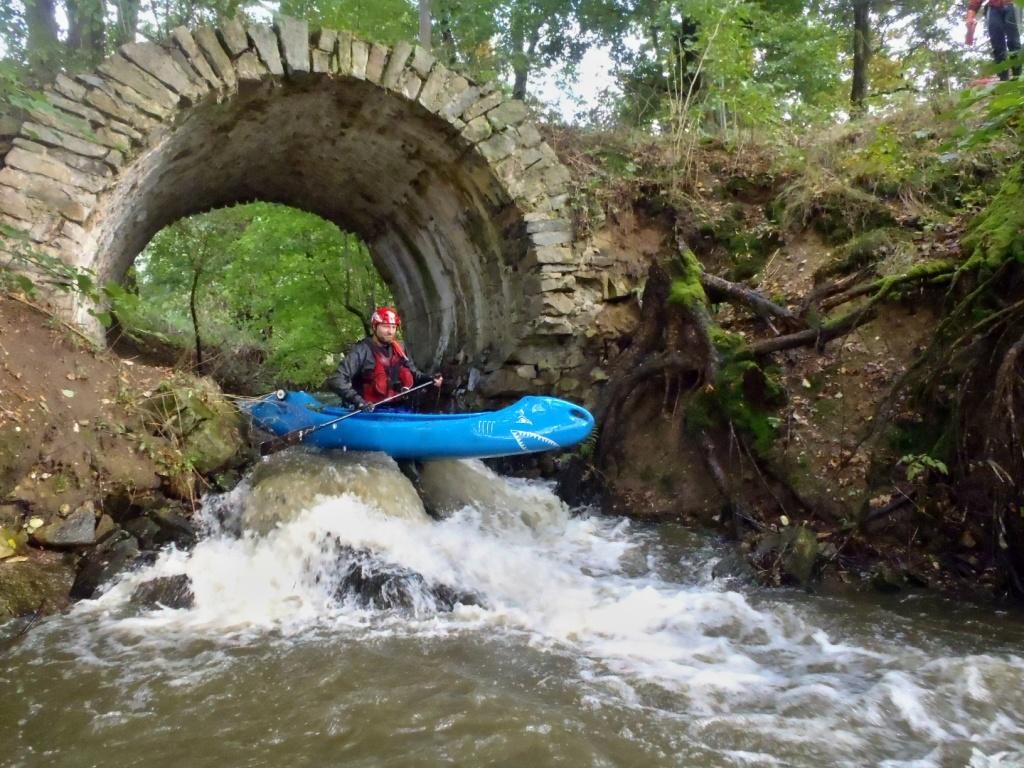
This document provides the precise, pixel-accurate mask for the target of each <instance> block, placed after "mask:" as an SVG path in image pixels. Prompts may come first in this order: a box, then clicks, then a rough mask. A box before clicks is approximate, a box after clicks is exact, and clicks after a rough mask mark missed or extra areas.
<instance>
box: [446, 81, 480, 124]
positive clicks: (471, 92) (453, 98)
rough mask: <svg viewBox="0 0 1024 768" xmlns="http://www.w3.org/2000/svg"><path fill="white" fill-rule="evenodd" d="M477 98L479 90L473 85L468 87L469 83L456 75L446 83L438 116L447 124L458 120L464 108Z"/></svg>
mask: <svg viewBox="0 0 1024 768" xmlns="http://www.w3.org/2000/svg"><path fill="white" fill-rule="evenodd" d="M478 98H480V89H479V88H477V87H476V86H475V85H470V83H469V81H468V80H467V79H466V78H464V77H462V76H461V75H456V76H455V77H453V78H452V79H451V80H449V81H448V87H447V88H446V89H445V95H444V97H443V98H442V102H443V106H442V107H441V109H440V111H439V112H438V114H440V115H441V117H443V118H445V119H446V120H448V121H449V122H450V121H452V120H459V119H461V115H462V113H463V112H464V111H465V110H466V107H468V106H469V105H470V104H472V103H473V102H475V101H476V100H477V99H478ZM465 122H466V123H468V122H469V121H468V120H466V121H465Z"/></svg>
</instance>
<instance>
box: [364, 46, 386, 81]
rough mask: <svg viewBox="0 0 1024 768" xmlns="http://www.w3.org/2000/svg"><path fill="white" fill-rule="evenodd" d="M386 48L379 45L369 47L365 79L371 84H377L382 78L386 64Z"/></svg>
mask: <svg viewBox="0 0 1024 768" xmlns="http://www.w3.org/2000/svg"><path fill="white" fill-rule="evenodd" d="M388 52H389V51H388V48H387V46H384V45H381V44H380V43H374V44H373V45H371V46H370V53H369V55H368V56H367V57H366V79H367V80H369V81H370V82H371V83H379V82H380V80H381V78H382V77H383V76H384V67H385V66H386V65H387V62H388Z"/></svg>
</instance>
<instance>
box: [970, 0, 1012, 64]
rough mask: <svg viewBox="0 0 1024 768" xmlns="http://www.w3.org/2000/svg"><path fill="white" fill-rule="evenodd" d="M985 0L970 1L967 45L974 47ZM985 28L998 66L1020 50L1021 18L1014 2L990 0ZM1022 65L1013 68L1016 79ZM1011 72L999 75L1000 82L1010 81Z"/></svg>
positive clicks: (1009, 0) (987, 6) (986, 10)
mask: <svg viewBox="0 0 1024 768" xmlns="http://www.w3.org/2000/svg"><path fill="white" fill-rule="evenodd" d="M984 4H985V0H968V2H967V41H966V42H967V45H969V46H970V45H974V27H975V24H977V21H976V18H975V17H976V16H977V14H978V11H979V10H981V6H982V5H984ZM985 22H986V23H985V26H986V27H987V28H988V39H989V41H990V42H991V43H992V58H993V59H994V60H995V62H996V64H999V63H1000V62H1002V61H1004V60H1005V59H1006V56H1007V54H1008V53H1009V54H1010V55H1011V56H1012V55H1013V54H1015V53H1016V52H1017V51H1019V50H1020V16H1019V15H1018V11H1017V8H1016V7H1015V6H1014V4H1013V0H988V3H987V5H986V7H985ZM1020 70H1021V68H1020V65H1019V64H1018V65H1017V66H1015V67H1012V72H1013V76H1014V77H1020ZM1010 71H1011V70H1005V69H1004V70H1003V71H1002V72H1000V73H999V79H1000V80H1009V79H1010Z"/></svg>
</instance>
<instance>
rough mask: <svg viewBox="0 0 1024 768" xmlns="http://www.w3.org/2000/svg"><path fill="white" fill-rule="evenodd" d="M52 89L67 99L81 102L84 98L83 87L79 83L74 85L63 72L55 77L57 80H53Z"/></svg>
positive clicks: (84, 91)
mask: <svg viewBox="0 0 1024 768" xmlns="http://www.w3.org/2000/svg"><path fill="white" fill-rule="evenodd" d="M53 87H54V88H56V89H57V91H58V92H59V93H61V94H63V95H64V96H66V97H67V98H69V99H75V100H76V101H81V100H82V99H84V98H85V94H86V89H85V86H84V85H81V84H80V83H76V82H75V81H74V80H72V79H71V78H70V77H68V76H67V75H65V74H64V73H63V72H61V73H60V74H58V75H57V78H56V79H55V80H54V83H53Z"/></svg>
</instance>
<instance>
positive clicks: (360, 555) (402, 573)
mask: <svg viewBox="0 0 1024 768" xmlns="http://www.w3.org/2000/svg"><path fill="white" fill-rule="evenodd" d="M338 570H339V574H340V578H339V579H338V586H337V589H336V591H335V594H336V595H337V597H338V598H339V599H342V600H344V599H354V600H355V602H356V603H357V604H358V605H359V606H360V607H363V608H375V609H378V610H399V611H406V612H412V613H417V612H419V611H420V610H422V609H427V610H434V611H451V610H452V609H453V608H454V607H455V606H456V605H458V604H460V603H461V604H462V605H480V599H479V598H478V597H477V596H476V595H473V594H471V593H468V592H462V591H460V590H458V589H456V588H455V587H451V586H449V585H447V584H429V583H428V582H427V580H426V579H424V578H423V576H421V575H420V574H418V573H416V572H415V571H413V570H410V569H409V568H404V567H402V566H400V565H395V564H393V563H388V562H386V561H384V560H381V559H380V558H379V557H377V556H376V555H374V554H373V553H372V552H370V551H369V550H365V549H353V548H352V547H347V546H340V545H339V554H338Z"/></svg>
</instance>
